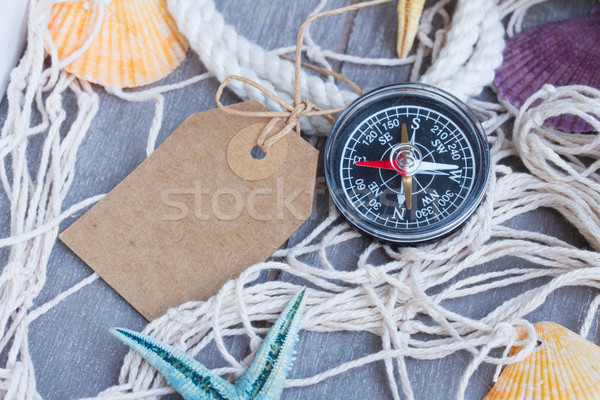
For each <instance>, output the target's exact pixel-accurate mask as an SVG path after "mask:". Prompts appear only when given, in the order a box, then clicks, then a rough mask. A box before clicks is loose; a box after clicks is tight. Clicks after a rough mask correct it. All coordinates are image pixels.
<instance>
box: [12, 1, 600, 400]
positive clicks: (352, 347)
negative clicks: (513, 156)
mask: <svg viewBox="0 0 600 400" xmlns="http://www.w3.org/2000/svg"><path fill="white" fill-rule="evenodd" d="M316 3H317V1H316V0H310V1H302V2H289V1H285V2H284V1H283V0H276V1H275V0H256V1H251V2H242V1H236V0H222V1H219V2H218V4H217V7H218V9H219V10H220V11H221V12H222V13H223V14H224V16H225V18H226V20H227V21H228V22H229V23H230V24H232V25H233V26H235V27H236V29H237V30H238V32H239V33H240V34H243V35H245V36H246V37H247V38H249V39H250V40H252V41H254V42H257V43H260V44H261V45H262V46H263V47H265V48H271V49H273V48H277V47H280V46H288V45H290V44H293V43H294V42H295V35H296V30H297V28H298V27H299V25H300V24H301V22H302V21H303V20H304V19H305V18H306V16H307V15H308V13H309V12H310V10H311V9H312V8H313V7H314V6H315V5H316ZM347 3H348V1H347V0H332V1H330V4H329V7H334V6H341V5H343V4H347ZM595 5H597V2H596V1H595V0H579V1H574V2H570V1H569V2H568V1H551V2H548V3H545V4H542V5H539V6H536V7H534V8H533V9H532V10H531V12H530V13H529V15H528V17H527V19H526V24H527V25H536V24H540V23H543V22H547V21H552V20H557V19H562V18H567V17H570V16H580V15H586V14H587V13H589V11H590V9H591V8H592V7H593V6H595ZM394 10H395V4H388V5H385V6H380V7H376V8H371V9H365V10H361V11H359V12H355V13H353V14H351V15H346V16H341V17H336V18H330V19H328V20H327V21H319V22H317V23H315V25H314V26H313V27H312V28H311V33H312V35H313V38H314V39H315V40H316V41H317V42H318V43H320V44H322V45H323V47H324V48H328V49H333V50H338V51H344V52H347V53H349V54H354V55H360V56H373V57H375V56H376V57H392V56H393V55H394V37H395V29H396V22H395V11H394ZM335 67H336V68H337V69H338V70H339V71H341V72H342V73H344V74H346V75H347V76H349V77H350V78H351V79H353V80H354V81H355V82H357V83H358V84H359V85H360V86H362V87H363V88H365V89H371V88H374V87H377V86H381V85H385V84H389V83H393V82H399V81H405V80H406V79H407V75H408V69H407V68H402V67H399V68H383V67H381V68H380V67H364V66H356V65H348V64H339V63H338V64H336V65H335ZM204 70H205V69H204V67H203V66H202V65H201V63H200V62H199V61H198V60H197V58H196V56H195V55H194V54H193V53H190V54H189V55H188V58H187V59H186V60H185V61H184V62H183V64H182V65H181V67H180V68H178V70H177V71H176V72H175V73H173V74H172V75H171V76H169V77H168V78H167V81H168V82H176V81H179V80H181V79H183V78H186V77H190V76H193V75H195V74H197V73H201V72H203V71H204ZM216 87H217V83H216V81H215V80H208V81H204V82H201V83H198V84H195V85H193V86H191V87H189V88H186V89H183V90H180V91H178V92H176V93H170V94H168V95H167V96H166V99H165V118H164V123H163V126H162V129H161V132H160V137H159V143H160V142H162V141H163V140H164V139H165V138H166V137H167V136H168V135H169V134H170V133H171V132H172V131H173V130H174V129H175V128H176V127H177V126H178V125H180V124H181V123H182V122H183V121H184V120H185V119H186V118H187V116H188V115H189V114H191V113H193V112H198V111H202V110H206V109H210V108H213V107H214V100H213V97H214V93H215V90H216ZM97 90H98V92H100V93H101V101H102V104H101V108H100V111H99V113H98V115H97V116H96V118H95V119H94V122H93V124H92V127H91V129H90V131H89V134H88V136H87V137H86V139H85V140H84V142H83V144H82V146H81V149H80V152H79V157H78V161H77V167H76V173H77V174H76V178H75V180H74V182H73V185H72V187H71V190H70V192H69V195H68V197H67V199H66V202H65V205H66V206H68V205H71V204H74V203H76V202H78V201H80V200H83V199H85V198H87V197H90V196H93V195H96V194H100V193H106V192H108V191H110V189H112V188H113V187H114V186H115V185H116V184H117V183H118V182H120V181H121V180H122V179H123V178H124V177H125V176H126V175H127V174H129V173H130V172H131V171H132V170H133V169H134V168H135V167H136V166H137V165H139V164H140V163H141V162H142V161H143V159H144V158H145V147H146V134H147V129H148V127H149V124H150V121H151V119H152V116H153V105H152V104H150V103H141V104H139V103H138V104H133V103H127V102H124V101H120V100H118V99H116V98H114V97H112V96H109V95H107V94H106V93H104V91H103V90H101V89H100V88H98V89H97ZM225 100H226V101H228V102H234V101H236V98H235V97H234V96H232V95H230V94H227V95H226V98H225ZM69 106H70V107H75V104H74V103H73V102H72V101H71V103H70V104H69ZM6 109H7V104H6V99H5V100H4V101H3V103H2V104H1V106H0V122H3V121H4V118H5V117H6ZM313 143H314V144H315V145H316V146H317V147H318V148H320V149H322V148H323V145H324V140H323V139H319V140H314V141H313ZM39 150H40V147H39V143H37V147H36V146H35V145H34V146H33V147H32V149H31V152H32V153H31V154H38V153H39ZM32 167H34V165H32ZM317 200H318V201H317V205H316V207H315V210H316V213H315V217H314V218H312V219H311V221H309V222H308V223H307V224H306V225H305V226H303V228H301V231H300V232H299V233H298V234H297V235H295V237H292V239H291V242H292V243H293V242H295V238H300V237H301V236H302V233H303V232H306V231H308V230H309V229H310V227H311V226H314V225H315V224H316V223H318V222H319V220H320V219H321V218H322V216H323V215H325V213H326V210H327V206H328V201H329V200H328V197H327V195H326V194H320V195H318V197H317ZM80 215H81V214H79V215H74V216H73V217H72V218H69V219H68V220H66V221H65V222H64V223H63V224H62V226H61V230H62V229H64V228H66V227H67V226H68V225H70V224H71V223H73V222H74V221H75V220H76V219H77V218H78V217H79V216H80ZM511 224H512V225H514V226H516V227H519V228H526V229H531V230H535V231H544V232H549V233H552V234H555V235H557V236H559V237H561V238H563V239H565V240H567V241H570V242H572V243H575V244H577V245H580V246H582V245H584V243H583V241H582V239H581V237H580V236H579V235H578V233H577V232H576V231H575V230H574V228H573V227H571V226H569V225H568V224H567V223H566V222H565V221H564V220H563V219H562V218H561V217H560V216H559V215H558V214H557V213H555V212H552V211H549V210H540V211H537V212H532V213H530V214H527V215H524V216H522V217H520V218H518V219H516V220H514V221H511ZM8 227H9V208H8V205H7V201H6V198H5V197H4V194H2V195H0V234H1V235H2V236H3V237H4V236H7V235H8V234H9V228H8ZM7 256H8V251H7V249H0V265H2V266H4V265H5V264H6V262H5V261H6V259H7ZM331 256H332V258H333V259H334V260H335V262H336V264H339V265H352V262H349V261H353V260H355V259H356V257H357V254H355V251H354V250H353V249H352V248H350V247H349V246H347V245H342V246H339V247H338V248H337V249H334V250H333V251H332V253H331ZM515 262H516V263H518V264H520V265H521V264H522V265H524V262H523V261H520V260H502V263H506V264H504V265H507V264H508V263H515ZM501 267H502V264H501V263H496V264H495V265H490V266H483V267H482V268H501ZM91 272H92V271H91V270H90V268H89V267H87V266H86V265H85V264H84V263H83V262H82V261H81V260H79V259H78V258H77V257H76V256H75V255H74V254H73V253H72V252H70V251H69V250H68V249H67V248H66V247H65V246H64V245H62V244H61V243H58V244H57V245H56V247H55V249H54V251H53V253H52V255H51V258H50V262H49V265H48V278H47V283H46V286H45V288H44V289H43V291H42V293H41V294H40V296H39V297H38V298H37V299H36V302H35V304H36V305H40V304H42V303H44V302H46V301H48V300H50V299H52V298H53V297H54V296H56V295H57V294H59V293H60V292H62V291H63V290H65V289H67V288H69V287H71V286H72V285H73V284H75V283H77V282H78V281H80V280H81V279H83V278H85V277H86V276H88V275H89V274H90V273H91ZM279 279H290V277H289V276H286V275H285V274H282V275H281V276H280V277H279ZM533 285H535V282H527V283H524V284H523V285H521V287H519V285H517V286H514V287H510V288H505V289H500V290H495V291H492V292H490V293H489V295H488V296H487V297H486V299H485V301H482V302H480V303H472V302H469V303H468V304H467V303H465V302H461V301H455V302H452V303H450V302H449V303H448V304H446V306H448V307H450V308H452V309H453V310H455V311H457V312H459V313H462V314H465V315H468V316H472V317H481V316H483V315H485V314H486V313H487V312H489V311H490V310H492V309H494V308H495V307H497V306H498V305H500V304H501V303H502V302H504V301H505V300H506V299H508V298H510V297H512V296H513V295H514V294H516V293H520V292H522V291H523V289H524V288H526V287H532V286H533ZM597 294H598V293H597V291H593V290H588V289H582V288H569V289H562V290H559V291H557V292H555V293H554V294H553V295H552V296H551V297H550V298H549V299H548V301H547V302H546V303H545V304H544V306H543V307H541V308H540V309H538V310H536V311H535V312H534V313H532V314H531V315H530V316H529V318H530V320H531V321H537V320H543V319H552V320H554V321H556V322H558V323H560V324H563V325H565V326H566V327H569V328H571V329H577V328H578V327H579V326H580V325H581V322H582V320H583V318H584V316H585V315H584V314H585V310H586V309H587V306H588V305H589V303H590V302H591V300H592V299H593V298H594V297H595V296H596V295H597ZM145 324H146V321H145V320H144V319H143V318H142V317H141V315H139V314H138V313H137V312H136V311H135V310H134V309H133V308H132V307H131V306H129V305H128V304H127V303H126V302H125V301H124V300H123V299H122V298H121V297H120V296H119V295H118V294H116V293H115V292H114V291H113V290H112V289H111V288H110V287H109V286H108V285H107V284H106V283H104V282H103V281H101V280H98V281H96V282H95V283H93V284H92V285H91V286H89V287H87V288H85V289H84V290H82V291H80V292H79V293H77V294H75V295H74V296H72V297H71V298H70V299H68V300H67V301H66V302H64V303H63V304H61V305H60V306H58V307H57V308H55V309H54V310H52V311H51V312H49V313H48V314H46V315H44V316H42V317H40V318H39V319H38V320H36V321H35V322H34V323H33V325H32V326H31V330H30V347H31V353H32V356H33V361H34V365H35V366H36V377H37V385H38V390H39V392H40V393H41V394H42V396H43V397H44V398H45V399H61V400H62V399H71V398H79V397H85V396H93V395H95V394H97V393H98V392H99V391H101V390H103V389H105V388H107V387H109V386H111V385H114V384H115V383H116V382H117V376H118V373H119V368H120V365H121V362H122V360H123V356H124V355H125V353H126V351H127V349H126V348H125V346H123V345H121V344H120V343H119V342H117V341H116V340H115V339H113V338H112V336H110V335H109V334H108V329H109V328H110V327H112V326H122V327H127V328H130V329H135V330H141V329H142V328H143V327H144V325H145ZM592 329H593V330H592V332H593V333H592V334H591V336H592V335H593V334H594V332H595V334H596V336H595V340H596V342H597V343H598V342H599V341H600V338H599V337H598V333H597V327H596V325H595V324H594V326H593V328H592ZM229 343H230V345H231V346H232V353H233V354H238V355H240V354H243V353H244V351H245V347H246V341H245V340H244V339H235V340H231V341H230V342H229ZM378 349H380V342H379V339H378V338H377V337H375V336H373V335H370V334H358V333H335V334H321V333H309V332H302V334H301V338H300V342H299V344H298V352H299V353H298V354H299V356H298V360H297V362H296V364H295V366H294V368H293V370H292V373H291V377H294V378H300V377H306V376H311V375H313V374H315V373H318V372H320V371H323V370H325V369H327V368H329V367H331V366H334V365H337V364H339V363H340V362H341V361H346V360H351V359H354V358H357V357H360V356H361V355H366V354H369V353H371V352H373V351H376V350H378ZM5 356H6V355H0V357H2V358H4V357H5ZM200 358H201V359H202V361H203V362H205V363H206V364H207V365H208V366H211V367H212V366H220V365H223V363H224V362H223V361H222V360H221V358H220V356H219V354H218V351H217V350H216V349H215V348H213V347H210V348H208V349H206V350H204V351H203V352H202V354H201V355H200ZM470 359H471V356H470V355H469V354H466V353H457V354H455V355H453V356H451V357H447V358H445V359H443V360H439V361H431V362H421V361H414V360H409V362H408V368H409V374H410V376H411V377H412V382H413V390H414V391H415V395H416V398H417V399H446V398H452V397H453V394H454V393H455V391H456V388H457V386H458V382H459V380H460V376H461V374H462V370H463V369H464V368H465V367H466V365H467V364H468V363H469V361H470ZM492 374H493V368H492V367H490V366H483V367H481V368H480V369H479V371H477V373H476V374H475V376H474V377H473V379H472V382H471V385H470V387H469V390H468V394H467V398H468V399H473V400H474V399H480V398H481V397H482V396H483V395H484V394H485V393H486V392H487V390H489V387H490V385H491V378H492ZM172 398H178V396H176V395H173V396H172ZM282 398H283V399H287V400H291V399H307V398H310V399H321V398H323V399H324V398H334V399H342V398H343V399H347V400H353V399H357V400H358V399H365V398H369V399H388V398H391V396H390V393H389V389H388V387H387V383H386V379H385V371H384V368H383V363H374V364H371V365H368V366H366V367H363V368H360V369H354V370H351V371H349V372H347V373H345V374H343V375H339V376H337V377H335V378H332V379H328V380H326V381H325V382H323V383H321V384H318V385H315V386H311V387H305V388H293V389H286V391H285V392H284V394H283V397H282Z"/></svg>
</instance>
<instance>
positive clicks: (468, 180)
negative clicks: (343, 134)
mask: <svg viewBox="0 0 600 400" xmlns="http://www.w3.org/2000/svg"><path fill="white" fill-rule="evenodd" d="M401 108H402V107H398V106H396V107H389V108H387V109H385V110H381V111H379V112H378V113H376V114H374V115H372V116H371V117H369V118H367V119H366V120H363V121H362V123H361V124H360V125H359V126H357V127H356V128H355V131H354V132H353V133H351V134H350V135H349V138H348V141H347V142H346V144H345V146H344V147H343V150H342V152H343V153H342V162H341V163H342V168H341V170H340V174H341V178H342V182H346V181H347V182H348V184H347V185H346V184H344V183H342V187H344V188H345V191H344V192H345V193H346V197H347V198H348V199H350V196H349V195H350V192H352V194H353V196H352V198H351V203H353V204H355V206H356V207H357V210H358V211H359V212H360V214H362V215H363V216H365V217H366V216H367V215H370V214H372V215H373V216H374V219H375V221H377V220H380V219H381V220H383V219H384V218H383V216H381V215H380V214H376V213H375V212H373V210H372V209H370V208H369V206H367V205H366V204H363V203H361V202H362V200H364V198H365V197H366V196H368V195H369V194H370V193H371V192H368V193H366V194H365V195H364V196H362V198H361V199H360V200H358V201H356V199H357V197H359V196H360V195H361V194H363V193H356V187H355V186H354V185H352V180H353V177H352V176H351V175H350V174H349V173H348V175H349V176H344V175H345V172H344V171H351V170H352V166H353V160H354V158H353V157H344V155H345V154H349V155H353V154H355V153H356V152H357V149H356V146H357V145H359V144H361V142H360V140H359V139H360V138H361V137H362V136H364V135H365V134H368V132H370V131H376V132H378V133H379V135H382V127H381V126H380V125H381V124H382V122H385V121H386V120H389V119H392V118H394V117H396V118H399V119H401V118H403V116H406V117H413V118H417V117H420V118H423V119H425V120H433V118H434V117H436V119H435V122H433V124H435V123H438V122H439V121H440V119H441V118H442V115H441V114H440V113H439V112H437V111H433V110H431V109H429V108H425V107H405V108H403V110H404V113H400V112H399V111H400V109H401ZM425 111H426V114H425ZM393 112H395V115H394V114H393ZM432 113H433V114H434V115H433V117H432ZM380 118H381V119H380ZM445 119H446V120H447V121H448V122H446V124H444V127H443V128H442V130H443V129H446V128H447V127H448V126H449V125H450V124H452V125H453V127H454V128H455V129H453V130H452V131H451V132H446V133H448V135H449V138H448V140H446V141H445V142H444V144H448V143H450V142H452V141H456V142H457V144H458V145H459V146H460V148H459V151H460V152H461V155H462V158H461V160H462V165H461V168H463V169H464V171H465V174H463V175H464V176H462V177H461V179H462V184H460V185H459V188H460V189H459V190H458V193H455V196H454V197H453V199H452V200H451V201H449V202H448V203H447V206H446V207H445V208H446V209H451V208H453V207H454V206H455V203H456V202H457V201H458V200H460V199H464V198H466V194H467V193H468V191H469V190H470V188H471V186H472V181H473V179H474V178H473V177H472V176H470V175H471V174H470V173H466V172H470V171H472V170H474V167H473V165H472V164H473V161H474V160H473V157H472V156H471V153H472V151H473V150H472V149H471V146H470V144H469V143H468V141H466V138H465V136H464V134H463V135H461V136H460V137H459V136H458V134H459V133H462V131H460V129H459V128H458V127H457V126H456V124H455V123H454V121H452V120H448V119H447V118H445ZM365 127H366V129H365ZM361 128H362V129H361ZM363 129H364V131H363ZM386 132H389V131H388V130H387V129H386ZM357 133H359V134H358V135H357ZM414 134H415V132H414V131H413V137H414ZM370 143H373V144H375V145H376V144H377V141H373V142H370ZM382 144H383V143H382ZM428 150H429V149H428ZM431 153H432V150H429V153H428V154H431ZM467 153H468V154H467ZM434 160H435V159H434ZM344 161H345V162H344ZM344 165H347V167H345V166H344ZM428 172H429V171H428ZM431 172H432V173H431V175H442V174H443V175H447V173H444V172H441V171H431ZM396 176H398V175H394V176H393V177H391V178H390V179H387V180H386V181H385V182H384V183H383V184H382V185H381V186H384V185H385V184H387V183H388V182H390V181H391V180H392V179H393V178H394V177H396ZM381 186H380V187H381ZM463 192H466V193H465V196H463V195H462V194H461V193H463ZM433 204H434V205H435V207H436V211H437V213H436V214H437V215H436V217H435V218H429V217H428V216H427V217H425V218H422V219H420V220H419V219H416V220H415V221H414V223H415V224H416V225H417V227H419V226H420V225H421V223H424V224H428V223H429V222H430V221H431V220H433V219H438V220H439V219H440V218H441V217H444V215H445V214H446V213H447V211H442V210H440V209H439V207H438V205H437V203H433ZM453 211H454V209H452V210H451V212H453ZM367 218H368V217H367ZM385 221H386V224H387V223H389V225H391V224H392V223H393V224H394V225H395V226H398V225H404V226H405V227H406V228H408V227H409V221H408V220H405V221H404V222H402V221H396V222H390V221H389V218H387V219H386V220H385Z"/></svg>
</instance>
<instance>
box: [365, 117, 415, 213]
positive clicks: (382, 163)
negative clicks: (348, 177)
mask: <svg viewBox="0 0 600 400" xmlns="http://www.w3.org/2000/svg"><path fill="white" fill-rule="evenodd" d="M401 129H402V130H401V133H400V135H401V136H400V143H410V142H409V140H408V130H407V128H406V124H404V123H403V124H402V128H401ZM402 157H405V155H401V156H400V157H398V159H397V160H396V162H398V161H399V160H400V159H401V158H402ZM354 164H355V165H358V166H361V167H371V168H379V169H391V170H394V171H396V172H398V174H400V175H401V176H402V185H403V186H404V197H405V199H406V208H407V209H408V210H410V208H411V206H412V180H413V179H412V176H411V175H408V174H406V173H402V172H400V171H399V170H398V168H394V166H393V165H392V160H378V161H357V162H356V163H354Z"/></svg>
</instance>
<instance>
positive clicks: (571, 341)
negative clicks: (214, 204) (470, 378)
mask: <svg viewBox="0 0 600 400" xmlns="http://www.w3.org/2000/svg"><path fill="white" fill-rule="evenodd" d="M534 327H535V330H536V332H537V334H538V339H539V340H540V341H541V346H540V348H539V349H537V350H536V351H535V352H534V353H532V354H531V355H530V356H529V357H527V358H526V359H525V360H523V361H521V362H517V363H514V364H510V365H508V366H506V367H505V368H504V370H503V371H502V374H501V375H500V378H499V379H498V382H496V384H495V385H494V386H493V387H492V390H490V392H489V393H488V394H487V395H486V396H485V398H484V400H500V399H502V400H513V399H514V400H517V399H518V400H577V399H590V400H591V399H600V348H599V347H598V346H596V345H595V344H593V343H591V342H589V341H587V340H585V339H584V338H582V337H581V336H579V335H577V334H576V333H573V332H571V331H570V330H568V329H566V328H564V327H562V326H560V325H558V324H555V323H553V322H538V323H536V324H534ZM523 335H524V333H521V338H522V337H523ZM519 351H521V348H519V347H515V348H513V349H511V352H510V354H511V355H515V354H517V353H518V352H519Z"/></svg>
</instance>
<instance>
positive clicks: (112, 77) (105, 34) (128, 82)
mask: <svg viewBox="0 0 600 400" xmlns="http://www.w3.org/2000/svg"><path fill="white" fill-rule="evenodd" d="M104 4H105V6H104V18H103V21H102V26H101V28H100V31H99V33H98V36H97V37H96V38H95V39H94V41H93V42H92V44H91V46H90V48H89V49H88V50H87V51H85V52H84V53H83V54H82V55H81V56H80V57H79V58H77V59H76V60H75V61H73V62H72V63H71V64H69V65H68V66H67V67H66V70H67V71H69V72H71V73H72V74H74V75H76V76H77V77H79V78H82V79H85V80H87V81H90V82H94V83H98V84H101V85H106V86H119V87H134V86H141V85H146V84H149V83H152V82H155V81H157V80H160V79H162V78H163V77H165V76H167V75H168V74H169V73H170V72H171V71H173V70H174V69H175V68H176V67H177V66H178V65H179V63H181V61H182V60H183V59H184V58H185V55H186V51H187V41H186V40H185V38H184V37H183V35H182V34H181V33H180V32H179V31H178V30H177V26H176V24H175V21H174V20H173V18H172V17H171V16H170V15H169V13H168V11H167V7H166V0H112V1H110V2H105V3H104ZM93 14H94V4H93V2H92V1H90V0H82V1H76V2H64V3H57V4H55V5H54V6H53V8H52V13H51V18H50V23H49V24H48V30H49V31H50V35H51V36H52V39H53V41H54V43H55V45H56V47H57V49H58V55H59V58H60V59H64V58H65V57H67V56H69V55H70V54H71V53H72V52H73V51H75V50H77V49H78V48H80V47H81V46H82V45H83V44H84V43H85V41H86V39H87V38H88V36H89V34H90V33H91V31H92V29H93Z"/></svg>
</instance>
